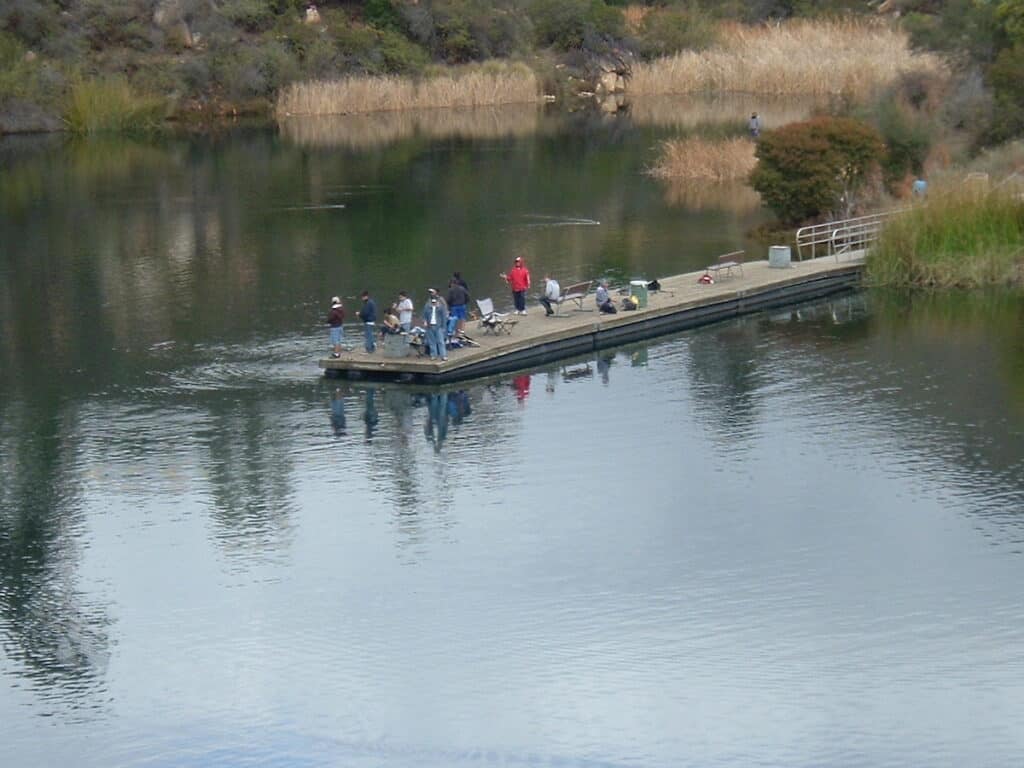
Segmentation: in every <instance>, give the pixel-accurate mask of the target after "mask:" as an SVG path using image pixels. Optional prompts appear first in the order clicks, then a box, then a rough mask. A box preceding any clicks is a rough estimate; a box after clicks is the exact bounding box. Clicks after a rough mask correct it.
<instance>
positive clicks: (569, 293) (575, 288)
mask: <svg viewBox="0 0 1024 768" xmlns="http://www.w3.org/2000/svg"><path fill="white" fill-rule="evenodd" d="M593 285H594V281H593V280H584V281H583V282H582V283H573V284H572V285H567V286H565V288H563V289H562V290H561V292H559V294H558V301H553V302H551V303H552V305H554V306H553V308H554V310H555V312H556V313H557V312H558V308H559V307H560V306H562V304H564V303H565V302H567V301H572V302H575V304H576V311H577V312H582V311H584V309H583V300H584V299H585V298H586V297H587V294H588V293H590V289H591V288H592V287H593Z"/></svg>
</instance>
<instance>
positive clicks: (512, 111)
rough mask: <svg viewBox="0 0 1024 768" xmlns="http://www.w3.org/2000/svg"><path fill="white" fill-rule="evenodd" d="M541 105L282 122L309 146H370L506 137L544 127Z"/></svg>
mask: <svg viewBox="0 0 1024 768" xmlns="http://www.w3.org/2000/svg"><path fill="white" fill-rule="evenodd" d="M540 118H541V113H540V109H539V108H538V107H537V106H535V105H532V104H512V105H502V106H497V107H477V108H475V109H412V110H405V111H401V112H373V113H370V114H365V115H314V116H306V117H289V118H285V119H282V120H280V121H279V125H280V127H281V133H282V135H283V136H284V137H285V138H286V139H288V140H290V141H292V142H293V143H295V144H298V145H300V146H305V147H330V148H337V147H344V148H348V149H367V148H371V147H379V146H383V145H385V144H389V143H391V142H393V141H400V140H402V139H407V138H409V137H411V136H413V135H414V134H415V135H419V136H425V137H427V138H430V139H447V138H452V137H460V138H467V139H503V138H510V137H516V136H532V135H534V134H535V133H537V131H539V130H540V125H541V119H540Z"/></svg>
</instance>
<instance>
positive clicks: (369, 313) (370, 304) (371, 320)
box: [359, 291, 377, 353]
mask: <svg viewBox="0 0 1024 768" xmlns="http://www.w3.org/2000/svg"><path fill="white" fill-rule="evenodd" d="M361 298H362V300H363V306H362V308H361V309H360V310H359V319H360V320H362V321H363V329H364V331H365V332H366V351H367V353H372V352H373V351H374V350H375V349H377V340H376V339H375V338H374V331H375V330H376V327H377V305H376V304H375V303H374V301H373V299H371V298H370V292H369V291H363V293H362V296H361Z"/></svg>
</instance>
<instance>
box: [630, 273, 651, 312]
mask: <svg viewBox="0 0 1024 768" xmlns="http://www.w3.org/2000/svg"><path fill="white" fill-rule="evenodd" d="M629 295H630V296H636V300H637V303H638V304H639V305H640V309H643V308H644V307H646V306H647V281H646V280H630V281H629Z"/></svg>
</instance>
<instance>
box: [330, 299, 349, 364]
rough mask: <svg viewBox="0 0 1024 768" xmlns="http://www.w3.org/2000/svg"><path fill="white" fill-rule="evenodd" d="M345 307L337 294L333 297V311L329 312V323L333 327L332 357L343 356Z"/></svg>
mask: <svg viewBox="0 0 1024 768" xmlns="http://www.w3.org/2000/svg"><path fill="white" fill-rule="evenodd" d="M344 323H345V308H344V307H343V306H342V304H341V299H340V298H338V297H337V296H332V297H331V311H330V312H328V313H327V325H329V326H330V327H331V346H332V347H333V348H334V351H332V352H331V357H341V343H342V342H343V341H344V340H345V328H344Z"/></svg>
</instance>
